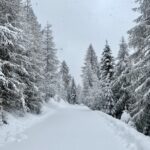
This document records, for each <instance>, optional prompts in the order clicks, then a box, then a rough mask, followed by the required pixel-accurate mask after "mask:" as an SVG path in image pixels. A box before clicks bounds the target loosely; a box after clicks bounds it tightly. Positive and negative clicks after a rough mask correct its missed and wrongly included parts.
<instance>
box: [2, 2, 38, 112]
mask: <svg viewBox="0 0 150 150" xmlns="http://www.w3.org/2000/svg"><path fill="white" fill-rule="evenodd" d="M1 3H2V4H0V10H1V12H3V13H1V17H0V18H2V19H0V20H1V22H0V23H1V33H2V34H1V37H2V36H3V37H2V38H1V39H3V40H1V57H0V58H1V68H2V69H1V70H2V72H3V74H4V77H5V78H6V79H7V80H5V81H6V82H4V84H2V85H3V86H2V87H1V88H2V89H1V92H2V94H1V95H2V96H1V97H2V98H4V99H5V101H4V102H3V105H4V110H7V111H10V110H12V109H13V110H22V112H23V111H27V110H28V111H30V112H34V113H39V112H40V107H41V105H40V100H39V97H38V93H39V92H38V91H37V88H36V86H35V81H36V80H35V78H34V77H33V76H32V74H31V73H32V72H34V71H33V63H32V61H31V59H29V56H28V55H27V51H28V49H26V48H27V47H26V45H28V39H27V38H25V36H24V35H25V33H27V32H25V30H24V26H25V24H24V23H25V22H26V19H25V16H26V13H25V11H24V6H23V5H22V1H21V0H11V1H10V0H5V1H1ZM6 6H7V7H6ZM5 8H7V9H5ZM2 20H3V21H2ZM26 37H27V36H26ZM28 37H29V36H28ZM32 59H34V58H32Z"/></svg>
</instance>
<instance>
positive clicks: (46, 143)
mask: <svg viewBox="0 0 150 150" xmlns="http://www.w3.org/2000/svg"><path fill="white" fill-rule="evenodd" d="M0 150H150V137H146V136H144V135H142V134H140V133H138V132H137V131H136V130H135V129H133V128H131V127H129V126H128V125H127V124H125V123H123V122H121V121H119V120H116V119H114V118H112V117H110V116H108V115H106V114H104V113H102V112H98V111H91V110H90V109H88V108H87V107H85V106H78V105H75V106H72V105H69V104H67V103H65V102H63V101H61V102H55V101H54V100H51V102H50V103H49V104H47V105H45V106H44V109H43V113H42V114H41V115H40V116H34V115H29V114H28V115H27V116H26V117H24V118H15V117H14V116H11V115H9V125H8V126H3V127H0Z"/></svg>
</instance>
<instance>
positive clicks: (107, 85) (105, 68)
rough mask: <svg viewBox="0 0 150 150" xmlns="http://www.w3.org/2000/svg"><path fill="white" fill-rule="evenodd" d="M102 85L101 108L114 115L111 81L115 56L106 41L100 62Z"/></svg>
mask: <svg viewBox="0 0 150 150" xmlns="http://www.w3.org/2000/svg"><path fill="white" fill-rule="evenodd" d="M99 72H100V78H99V80H100V81H99V82H100V85H99V86H100V87H101V91H102V92H101V94H100V95H101V97H102V100H101V110H102V111H104V112H106V113H108V114H110V115H112V113H113V107H114V99H113V92H112V90H111V83H112V81H113V79H114V58H113V56H112V53H111V49H110V47H109V45H108V42H107V41H106V45H105V48H104V51H103V53H102V58H101V62H100V70H99Z"/></svg>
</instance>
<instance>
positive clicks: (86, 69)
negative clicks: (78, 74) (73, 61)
mask: <svg viewBox="0 0 150 150" xmlns="http://www.w3.org/2000/svg"><path fill="white" fill-rule="evenodd" d="M97 79H98V60H97V56H96V53H95V51H94V49H93V46H92V45H90V46H89V48H88V50H87V54H86V57H85V62H84V66H83V68H82V80H83V90H82V99H83V103H84V104H86V105H88V106H89V105H90V103H91V102H90V101H91V100H90V99H89V100H88V97H89V93H90V89H91V88H92V87H93V86H94V84H95V82H96V81H97Z"/></svg>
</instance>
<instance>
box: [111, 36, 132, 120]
mask: <svg viewBox="0 0 150 150" xmlns="http://www.w3.org/2000/svg"><path fill="white" fill-rule="evenodd" d="M119 47H120V48H119V52H118V57H117V64H116V66H115V69H114V70H115V73H114V81H113V82H112V91H113V94H114V99H115V107H114V112H113V113H114V114H113V115H114V116H115V117H117V118H120V117H121V115H122V113H123V111H124V110H125V109H126V110H128V109H129V100H130V92H129V91H128V90H127V89H126V87H128V86H129V85H130V82H129V81H128V80H127V79H126V73H128V70H129V69H130V59H129V53H128V45H127V43H126V42H125V40H124V37H122V39H121V43H120V46H119Z"/></svg>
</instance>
